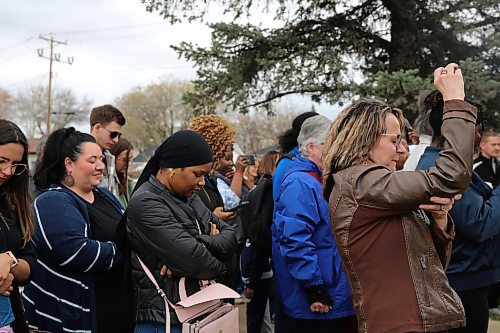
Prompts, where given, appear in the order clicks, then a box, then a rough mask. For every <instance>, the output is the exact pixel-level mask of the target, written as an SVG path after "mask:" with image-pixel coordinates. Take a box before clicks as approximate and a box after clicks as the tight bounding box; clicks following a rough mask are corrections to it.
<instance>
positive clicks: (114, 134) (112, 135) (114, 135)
mask: <svg viewBox="0 0 500 333" xmlns="http://www.w3.org/2000/svg"><path fill="white" fill-rule="evenodd" d="M102 128H104V129H105V130H106V131H108V132H109V137H110V138H111V139H114V138H118V139H119V138H120V137H121V136H122V133H121V132H118V131H110V130H109V129H107V128H106V127H102Z"/></svg>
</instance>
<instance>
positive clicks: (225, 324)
mask: <svg viewBox="0 0 500 333" xmlns="http://www.w3.org/2000/svg"><path fill="white" fill-rule="evenodd" d="M137 259H138V260H139V263H140V264H141V267H142V269H143V270H144V272H146V275H147V276H148V278H149V279H150V280H151V282H152V283H153V284H154V286H155V287H156V290H157V291H158V294H160V296H161V297H162V298H163V301H164V302H165V312H166V320H165V333H170V308H169V305H170V306H171V307H173V308H174V311H175V313H176V314H177V318H179V321H180V322H181V323H182V333H239V318H238V308H237V307H235V306H234V305H232V304H228V303H224V302H222V300H221V299H224V298H239V297H240V295H239V294H238V293H237V292H235V291H234V290H232V289H231V288H228V287H226V286H225V285H223V284H220V283H210V282H209V281H202V282H203V284H202V286H201V290H200V291H198V292H196V293H194V294H193V295H191V296H189V297H187V294H186V285H185V282H186V279H185V278H181V279H180V281H179V295H180V298H181V300H180V301H179V302H178V303H177V304H173V303H172V302H170V300H169V299H168V298H167V295H166V294H165V292H164V291H163V290H162V289H161V288H160V286H159V285H158V282H156V280H155V278H154V276H153V274H151V272H150V271H149V269H148V268H147V267H146V265H144V263H143V262H142V260H141V259H140V258H139V256H137Z"/></svg>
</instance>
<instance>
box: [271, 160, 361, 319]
mask: <svg viewBox="0 0 500 333" xmlns="http://www.w3.org/2000/svg"><path fill="white" fill-rule="evenodd" d="M308 173H315V174H316V175H317V176H318V177H321V171H320V170H319V169H318V167H317V166H316V164H314V163H313V162H312V161H310V160H308V159H305V158H301V157H296V158H293V159H292V162H291V163H290V165H289V167H288V169H287V171H286V172H285V176H284V180H283V183H282V185H281V187H280V191H279V195H278V198H277V199H276V200H275V202H274V218H273V224H272V234H273V237H272V255H273V264H274V273H275V279H276V293H277V297H278V299H279V301H280V302H281V303H282V304H283V306H284V309H285V312H286V313H287V315H288V316H290V317H292V318H302V319H334V318H340V317H345V316H350V315H353V314H354V309H353V307H352V300H351V295H350V290H349V284H348V281H347V277H346V275H345V274H344V271H343V269H342V263H341V259H340V256H339V254H338V252H337V247H336V245H335V241H334V239H333V235H332V229H331V225H330V216H329V207H328V203H327V202H326V200H325V199H324V198H323V196H322V187H321V183H320V181H319V180H318V179H316V178H315V177H314V176H313V175H311V174H308ZM321 284H324V285H326V286H327V288H328V291H329V293H330V297H331V298H332V300H333V309H332V310H331V311H329V312H328V313H325V314H321V313H313V312H311V311H310V310H309V304H308V303H307V297H306V293H305V288H308V287H312V286H317V285H321Z"/></svg>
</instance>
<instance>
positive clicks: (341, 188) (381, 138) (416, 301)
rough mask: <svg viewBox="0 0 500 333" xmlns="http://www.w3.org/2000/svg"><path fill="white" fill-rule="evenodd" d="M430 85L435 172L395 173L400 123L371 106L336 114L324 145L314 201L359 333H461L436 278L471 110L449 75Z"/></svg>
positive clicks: (460, 321)
mask: <svg viewBox="0 0 500 333" xmlns="http://www.w3.org/2000/svg"><path fill="white" fill-rule="evenodd" d="M434 84H435V86H436V87H437V88H438V90H440V91H441V92H442V93H443V96H444V100H445V107H444V113H443V127H442V133H443V136H444V138H445V139H444V140H445V143H444V146H443V150H442V151H441V154H440V156H439V158H438V160H437V161H436V166H435V167H431V168H429V169H427V170H422V171H408V172H396V163H397V161H398V159H399V158H400V156H401V155H402V154H403V152H404V149H403V148H402V145H401V132H402V128H403V124H404V122H403V118H402V114H401V111H400V110H397V109H394V108H391V107H390V106H389V105H388V104H386V103H384V102H380V101H375V100H359V101H356V102H354V103H353V104H352V105H350V106H348V107H347V108H346V109H344V110H343V111H342V112H341V114H340V115H339V116H338V117H337V119H336V120H335V122H334V124H333V125H332V127H331V129H330V133H329V135H328V138H327V140H326V143H325V145H324V152H325V154H324V155H323V166H324V174H323V175H324V176H323V177H324V185H325V187H324V196H325V198H326V199H327V200H328V199H329V203H330V218H331V222H332V232H333V234H334V237H335V241H336V243H337V247H338V249H339V253H340V255H341V258H342V262H343V264H344V268H345V270H346V273H347V276H348V279H349V284H350V287H351V292H352V297H353V303H354V307H355V309H356V314H357V318H358V329H359V332H363V333H366V332H370V333H379V332H380V333H381V332H389V331H390V332H440V331H446V330H449V329H452V328H455V327H460V326H463V325H464V324H465V317H464V309H463V306H462V303H461V301H460V298H459V297H458V295H457V294H456V292H455V291H454V290H453V289H452V288H451V287H450V284H449V282H448V279H447V277H446V274H445V272H446V267H447V265H448V262H449V259H450V255H451V241H452V240H453V238H454V236H455V231H454V223H453V220H452V219H448V214H447V213H448V211H449V210H450V209H451V206H452V204H453V198H454V197H455V198H457V197H458V196H457V195H459V194H460V193H463V192H464V191H465V189H467V186H468V184H469V182H470V179H471V173H472V155H473V141H474V127H475V122H476V114H477V109H476V108H475V107H473V106H471V105H470V104H468V103H466V102H464V96H465V94H464V83H463V78H462V74H461V71H460V69H458V66H457V65H455V64H449V65H448V66H447V67H446V68H443V67H441V68H438V69H436V71H435V72H434ZM423 210H426V211H427V212H424V211H423Z"/></svg>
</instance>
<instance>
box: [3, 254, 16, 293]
mask: <svg viewBox="0 0 500 333" xmlns="http://www.w3.org/2000/svg"><path fill="white" fill-rule="evenodd" d="M11 263H12V259H11V258H10V256H8V255H7V254H5V253H2V254H0V295H3V296H9V295H10V292H11V291H12V281H13V280H14V275H13V274H12V273H11V272H10V268H11Z"/></svg>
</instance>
